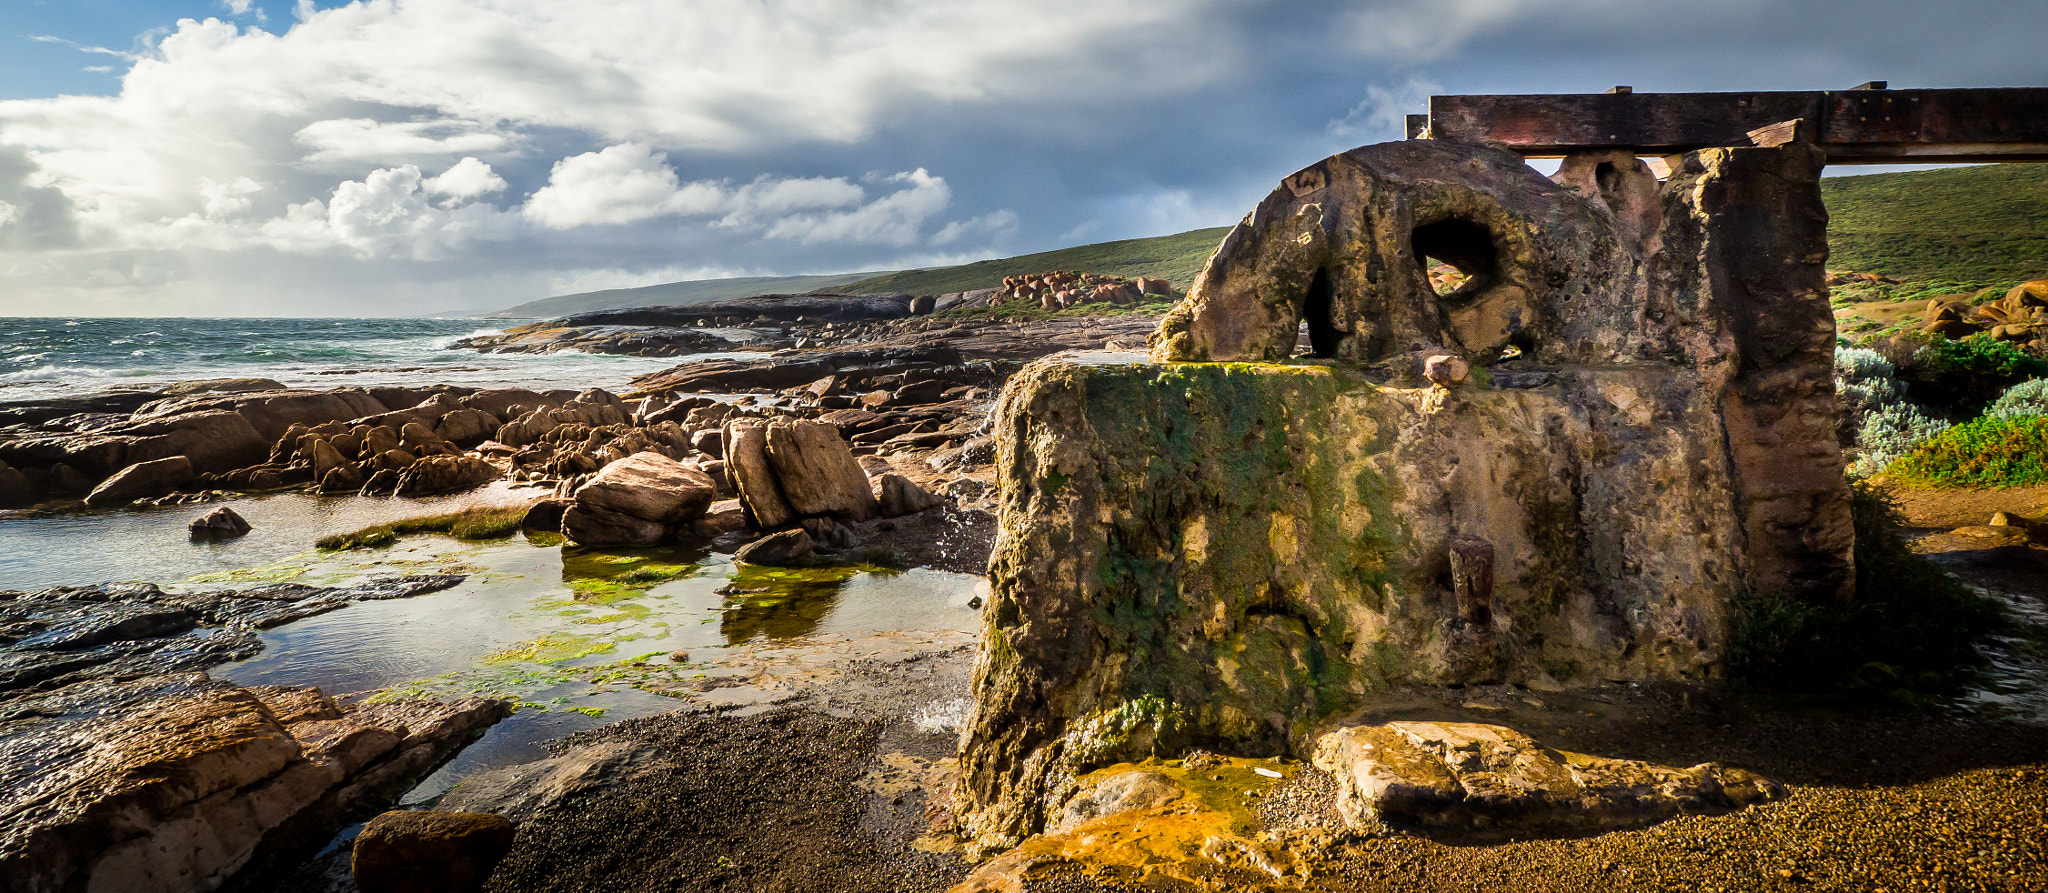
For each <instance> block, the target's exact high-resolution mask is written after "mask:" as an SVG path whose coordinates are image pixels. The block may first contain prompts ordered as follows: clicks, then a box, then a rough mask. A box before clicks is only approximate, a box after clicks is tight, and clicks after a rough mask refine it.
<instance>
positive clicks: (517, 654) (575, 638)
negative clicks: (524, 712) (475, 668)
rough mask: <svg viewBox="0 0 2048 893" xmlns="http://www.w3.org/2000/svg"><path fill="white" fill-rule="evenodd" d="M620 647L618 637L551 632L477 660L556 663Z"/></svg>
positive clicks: (500, 662) (490, 662) (482, 661)
mask: <svg viewBox="0 0 2048 893" xmlns="http://www.w3.org/2000/svg"><path fill="white" fill-rule="evenodd" d="M628 638H631V637H628ZM617 647H618V637H610V638H600V637H597V636H585V635H576V634H572V633H548V634H547V635H544V636H541V637H540V638H538V639H532V640H529V641H526V642H521V643H520V644H519V645H517V646H515V647H512V648H509V649H506V650H504V651H499V652H497V653H495V654H490V655H487V656H485V657H483V658H482V659H481V660H479V661H478V663H481V664H484V665H486V666H488V665H491V664H509V663H535V664H557V663H561V662H563V661H567V660H576V659H578V658H584V657H589V656H590V655H593V654H603V653H605V652H607V651H611V650H612V649H614V648H617Z"/></svg>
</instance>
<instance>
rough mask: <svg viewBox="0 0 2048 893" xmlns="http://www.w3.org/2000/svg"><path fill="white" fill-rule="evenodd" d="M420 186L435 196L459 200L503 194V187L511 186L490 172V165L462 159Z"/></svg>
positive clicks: (493, 172) (470, 159)
mask: <svg viewBox="0 0 2048 893" xmlns="http://www.w3.org/2000/svg"><path fill="white" fill-rule="evenodd" d="M421 185H422V186H424V187H425V188H426V190H427V191H428V192H431V193H434V194H435V195H445V196H448V197H450V198H452V199H457V200H460V199H469V198H479V197H482V196H486V195H490V194H492V193H494V192H503V191H505V187H507V186H510V185H511V184H510V183H507V182H505V178H504V177H500V176H498V172H497V171H494V170H491V166H490V165H488V164H485V163H483V162H481V161H478V160H476V159H475V158H464V159H462V160H461V161H458V162H456V163H455V166H454V167H451V168H449V169H448V170H446V171H444V172H442V174H441V175H440V176H438V177H434V178H433V179H430V180H426V181H424V182H423V183H421Z"/></svg>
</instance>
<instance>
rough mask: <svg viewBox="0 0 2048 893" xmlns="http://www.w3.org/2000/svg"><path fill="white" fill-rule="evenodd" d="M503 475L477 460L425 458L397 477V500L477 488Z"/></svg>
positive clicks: (471, 457)
mask: <svg viewBox="0 0 2048 893" xmlns="http://www.w3.org/2000/svg"><path fill="white" fill-rule="evenodd" d="M501 474H503V472H500V471H499V470H498V466H496V465H492V464H491V463H489V462H487V461H485V460H484V459H482V458H479V457H477V456H470V455H463V456H428V457H427V458H424V459H421V460H419V461H418V462H414V463H413V464H412V465H411V467H408V468H407V469H406V470H405V471H404V472H402V473H400V474H399V476H398V490H397V493H398V495H400V496H429V495H433V494H436V493H453V492H456V491H458V490H468V489H472V488H475V487H481V486H483V485H484V484H488V483H490V482H492V481H495V480H497V479H498V478H499V476H500V475H501Z"/></svg>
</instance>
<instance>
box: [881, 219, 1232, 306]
mask: <svg viewBox="0 0 2048 893" xmlns="http://www.w3.org/2000/svg"><path fill="white" fill-rule="evenodd" d="M1227 232H1230V227H1227V226H1219V227H1216V228H1213V229H1198V230H1194V231H1191V232H1185V233H1180V234H1178V235H1172V236H1158V237H1155V238H1150V239H1124V240H1122V241H1118V242H1097V243H1095V244H1093V245H1082V246H1080V247H1078V248H1061V249H1059V250H1057V251H1042V252H1039V253H1037V254H1025V255H1020V256H1018V257H1005V258H998V259H996V260H984V261H976V262H974V263H971V264H963V265H961V266H957V267H940V268H938V269H934V270H905V271H903V272H901V273H890V274H888V275H886V276H876V277H874V278H873V279H864V280H861V281H860V282H856V283H854V284H852V285H849V286H847V287H846V288H844V289H842V290H843V291H846V292H849V293H859V292H888V291H901V292H909V293H911V294H914V295H942V294H947V293H950V292H956V291H970V290H972V289H977V288H994V287H996V286H999V285H1002V284H1003V277H1004V276H1015V275H1019V274H1023V273H1049V272H1052V271H1053V270H1073V271H1076V272H1081V273H1104V274H1107V275H1111V276H1124V277H1136V276H1149V277H1151V278H1154V279H1165V280H1167V281H1169V282H1172V283H1173V287H1174V288H1177V289H1180V290H1183V291H1185V290H1187V287H1188V286H1190V285H1192V284H1194V281H1195V275H1196V274H1198V273H1200V272H1202V265H1203V264H1205V263H1208V262H1209V255H1211V254H1214V253H1215V252H1216V246H1217V244H1218V243H1220V242H1222V241H1223V234H1224V233H1227Z"/></svg>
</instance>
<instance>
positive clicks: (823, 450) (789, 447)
mask: <svg viewBox="0 0 2048 893" xmlns="http://www.w3.org/2000/svg"><path fill="white" fill-rule="evenodd" d="M768 462H769V464H770V465H772V466H773V467H774V469H775V480H776V482H777V483H778V484H780V485H781V490H782V496H783V498H785V499H787V500H788V501H789V506H790V508H792V509H794V510H795V511H796V513H797V514H798V515H801V516H805V517H812V516H820V515H832V516H836V517H840V518H844V519H846V520H850V521H865V520H867V519H869V518H872V517H874V516H875V513H876V511H878V509H879V507H878V506H877V505H876V503H875V494H874V493H873V492H872V491H870V490H869V489H868V478H867V475H866V474H865V473H864V472H862V471H861V469H860V463H858V462H856V461H854V458H853V453H852V451H850V450H849V449H848V448H847V445H846V441H845V440H843V439H841V438H840V436H839V430H838V429H837V428H834V427H833V426H831V425H827V424H824V423H822V422H808V421H805V422H777V423H775V424H772V425H769V426H768Z"/></svg>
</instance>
